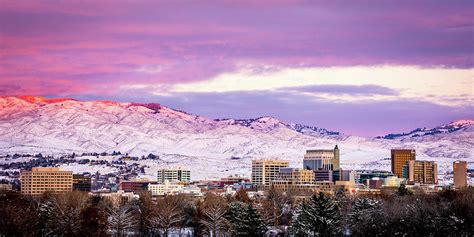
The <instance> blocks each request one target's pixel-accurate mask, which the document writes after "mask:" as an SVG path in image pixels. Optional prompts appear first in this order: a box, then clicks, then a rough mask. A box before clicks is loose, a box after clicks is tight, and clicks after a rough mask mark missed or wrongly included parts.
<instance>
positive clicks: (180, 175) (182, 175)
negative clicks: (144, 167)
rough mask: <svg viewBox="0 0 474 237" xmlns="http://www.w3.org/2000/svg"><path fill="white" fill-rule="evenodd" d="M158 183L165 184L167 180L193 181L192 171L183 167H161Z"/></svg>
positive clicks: (175, 181) (173, 181)
mask: <svg viewBox="0 0 474 237" xmlns="http://www.w3.org/2000/svg"><path fill="white" fill-rule="evenodd" d="M157 176H158V183H159V184H163V183H165V180H168V181H170V182H172V183H189V182H190V181H191V171H189V170H185V169H182V168H176V169H161V170H158V172H157Z"/></svg>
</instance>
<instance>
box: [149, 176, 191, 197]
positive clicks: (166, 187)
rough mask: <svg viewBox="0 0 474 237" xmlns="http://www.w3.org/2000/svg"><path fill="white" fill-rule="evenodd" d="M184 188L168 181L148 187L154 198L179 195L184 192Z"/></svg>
mask: <svg viewBox="0 0 474 237" xmlns="http://www.w3.org/2000/svg"><path fill="white" fill-rule="evenodd" d="M183 188H184V186H183V185H182V184H176V183H170V182H169V180H167V179H166V180H165V181H164V182H163V183H162V184H149V185H148V191H150V192H151V195H152V196H163V195H165V194H166V195H173V194H178V193H181V192H182V191H183Z"/></svg>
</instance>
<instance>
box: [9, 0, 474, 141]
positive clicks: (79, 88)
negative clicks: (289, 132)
mask: <svg viewBox="0 0 474 237" xmlns="http://www.w3.org/2000/svg"><path fill="white" fill-rule="evenodd" d="M0 1H1V0H0ZM473 7H474V4H473V2H472V1H450V2H442V1H416V2H413V1H397V2H389V1H387V2H382V1H376V2H366V1H354V2H351V3H348V2H347V1H331V2H326V3H323V2H318V1H272V3H271V4H270V3H256V1H237V2H233V1H205V2H203V1H198V2H188V1H186V2H182V1H140V2H134V1H99V2H98V1H57V2H56V1H1V3H0V22H2V24H0V94H1V95H46V96H51V97H57V96H77V97H80V98H83V99H93V98H116V99H118V100H125V99H126V98H130V96H129V95H130V94H132V95H133V94H136V95H137V96H131V97H132V98H135V99H138V100H143V99H144V98H147V99H149V100H155V101H156V100H158V101H159V102H162V103H168V104H169V105H170V106H172V107H176V108H180V109H186V108H188V107H192V108H193V109H194V110H193V111H196V112H200V111H202V112H204V113H205V114H208V115H211V116H214V117H225V116H236V117H244V116H248V115H256V116H259V115H262V114H269V113H273V115H275V116H277V117H285V116H286V115H287V114H297V113H298V111H299V109H302V108H299V107H297V106H292V104H293V102H291V101H292V100H294V101H295V102H294V103H296V102H298V104H301V103H303V104H304V105H305V106H304V108H309V110H314V109H316V108H318V109H319V110H321V108H320V107H321V106H330V108H336V107H337V108H341V110H340V111H346V109H347V112H344V113H349V114H350V113H354V114H357V113H360V114H364V113H363V109H364V108H365V109H367V111H374V112H373V113H375V111H377V109H379V108H380V109H382V107H383V106H382V104H384V105H387V104H390V103H395V102H396V101H398V102H397V103H401V104H403V105H404V106H405V107H406V108H407V109H408V108H411V110H410V111H412V113H416V114H419V115H420V116H421V114H427V113H428V114H433V116H435V117H436V114H438V113H439V112H440V111H447V112H446V113H448V115H446V119H448V117H449V118H450V119H451V118H452V119H455V118H458V117H462V116H471V117H473V114H472V113H469V112H468V111H469V109H471V107H470V104H472V102H473V100H474V99H473V97H474V96H473V94H474V85H473V78H472V74H473V71H472V68H473V66H474V61H473V56H472V52H473V50H474V48H473V43H472V42H473V38H472V35H473V34H472V32H473V31H474V20H473V18H472V10H473ZM191 95H192V96H191ZM239 95H240V96H239ZM257 95H260V96H257ZM264 95H267V96H264ZM277 95H278V98H280V99H284V100H285V102H287V103H280V104H274V103H270V102H269V103H266V104H265V103H263V104H261V106H257V107H255V108H250V109H253V111H251V112H249V111H248V110H249V109H245V111H242V110H239V108H246V106H248V104H249V102H250V101H252V100H258V101H266V100H265V99H264V98H266V97H268V98H275V96H277ZM298 96H300V97H298ZM183 98H186V100H184V99H183ZM205 98H212V100H209V101H208V100H206V99H205ZM231 98H235V100H232V99H231ZM238 98H240V99H238ZM300 98H304V99H302V100H299V99H300ZM214 100H220V101H222V102H219V106H220V107H217V108H216V106H217V105H216V104H215V101H214ZM183 101H186V103H185V102H183ZM308 101H310V102H311V103H310V102H308ZM314 101H316V102H317V103H316V102H314ZM206 103H210V104H213V105H215V106H212V107H213V108H214V111H215V112H210V111H209V112H206V111H207V110H208V108H210V105H209V104H206ZM239 103H240V105H238V104H239ZM344 103H347V105H348V106H347V108H346V107H344V106H343V105H344ZM257 104H258V103H257ZM349 105H353V106H349ZM376 105H377V106H376ZM420 105H423V106H421V107H420ZM181 106H184V107H183V108H181ZM276 106H277V107H276ZM358 106H359V107H358ZM392 106H394V105H393V104H392ZM407 106H408V107H407ZM224 108H233V109H235V111H234V110H233V111H230V110H229V109H224ZM343 108H344V109H343ZM357 108H359V110H357ZM324 109H326V108H324ZM428 110H429V111H428ZM218 111H221V112H218ZM276 111H279V112H276ZM380 111H381V112H382V113H383V111H384V110H383V109H382V110H380ZM337 113H343V112H337ZM337 113H327V114H325V115H323V114H315V115H313V114H309V113H306V114H303V115H302V116H308V117H306V118H304V119H302V121H303V120H304V121H306V122H308V123H310V124H311V125H317V126H321V124H320V123H322V124H323V125H325V124H324V121H326V120H327V121H330V120H333V118H332V117H331V116H339V117H341V116H342V115H341V114H337ZM367 114H370V113H369V112H367ZM372 117H374V118H375V117H376V118H378V117H380V116H375V115H372ZM437 118H439V116H437ZM288 119H290V118H288ZM379 119H380V120H390V121H393V124H392V125H390V124H380V129H382V126H393V128H394V129H393V130H395V129H400V128H402V127H401V126H402V125H401V124H402V123H398V121H402V120H403V119H402V117H401V116H398V117H397V116H396V115H395V114H394V115H393V116H391V117H386V118H379ZM434 120H436V119H433V121H432V120H430V121H426V122H427V123H431V122H438V121H439V120H441V119H437V120H436V121H434ZM361 123H362V122H361ZM367 123H368V124H369V122H367ZM372 124H373V123H372ZM404 124H405V125H404V126H403V128H404V127H407V126H408V125H407V124H406V123H404ZM426 125H427V126H428V125H429V124H426ZM328 126H331V127H332V128H335V129H338V128H339V127H341V126H342V125H341V126H338V125H337V124H334V125H332V124H329V125H328ZM358 126H359V125H358ZM360 126H362V125H360ZM362 127H363V126H362ZM343 129H346V128H343ZM380 129H379V130H380ZM347 130H348V131H349V130H350V131H355V130H357V131H358V132H360V130H361V129H359V128H357V129H356V128H354V129H350V128H347ZM376 130H377V129H376V128H374V130H373V132H371V131H368V132H364V133H374V134H375V133H376ZM382 130H383V129H382Z"/></svg>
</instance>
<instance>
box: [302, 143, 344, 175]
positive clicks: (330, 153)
mask: <svg viewBox="0 0 474 237" xmlns="http://www.w3.org/2000/svg"><path fill="white" fill-rule="evenodd" d="M339 160H340V154H339V148H338V147H337V145H336V146H335V147H334V149H329V150H327V149H317V150H307V151H306V154H305V155H304V159H303V167H304V168H305V169H310V170H313V171H314V170H338V169H339V167H340V165H339V162H340V161H339Z"/></svg>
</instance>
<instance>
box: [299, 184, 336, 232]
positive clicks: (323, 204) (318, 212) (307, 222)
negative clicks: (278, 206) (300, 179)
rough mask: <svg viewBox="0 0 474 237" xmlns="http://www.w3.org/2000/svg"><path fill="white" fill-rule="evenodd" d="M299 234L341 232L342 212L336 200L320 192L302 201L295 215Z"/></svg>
mask: <svg viewBox="0 0 474 237" xmlns="http://www.w3.org/2000/svg"><path fill="white" fill-rule="evenodd" d="M293 223H294V224H293V229H294V232H295V234H297V235H298V236H334V235H337V234H338V233H339V232H340V227H339V223H340V213H339V209H338V207H337V205H336V202H335V201H334V200H332V199H331V198H330V197H327V196H326V195H324V193H322V192H321V193H319V195H313V196H312V197H311V198H310V199H309V200H307V201H304V202H302V203H301V204H300V205H299V207H298V208H297V210H296V211H295V213H294V216H293Z"/></svg>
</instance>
